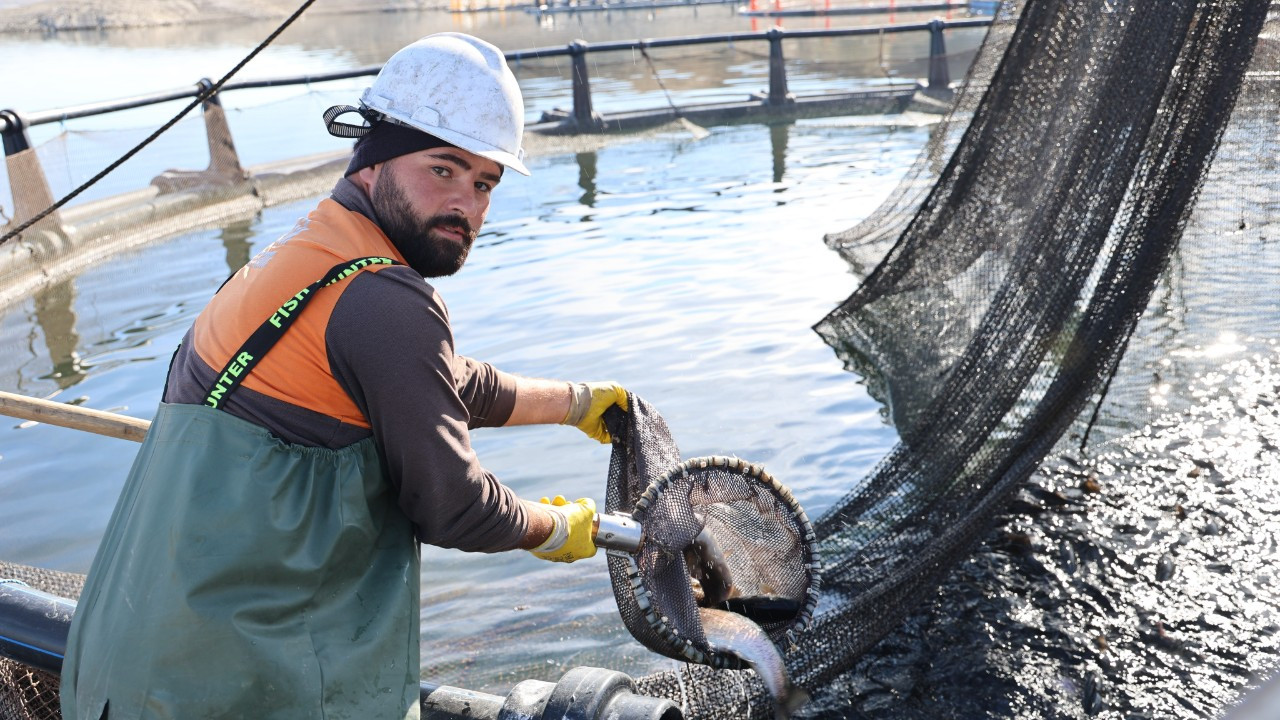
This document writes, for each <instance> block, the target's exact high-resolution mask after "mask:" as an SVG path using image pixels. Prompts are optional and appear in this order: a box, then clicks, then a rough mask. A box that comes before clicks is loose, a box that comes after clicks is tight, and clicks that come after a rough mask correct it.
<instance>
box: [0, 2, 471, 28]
mask: <svg viewBox="0 0 1280 720" xmlns="http://www.w3.org/2000/svg"><path fill="white" fill-rule="evenodd" d="M303 1H304V0H0V33H40V34H50V33H58V32H72V31H83V30H111V29H124V28H140V27H160V26H165V25H187V24H191V23H210V22H243V21H246V20H281V21H283V20H284V19H285V18H287V17H289V16H290V15H292V14H293V13H294V11H296V10H297V9H298V8H299V7H301V6H302V3H303ZM317 6H318V7H317ZM448 7H449V4H448V0H368V1H366V2H360V0H322V2H317V3H316V4H315V5H312V6H311V7H310V8H308V9H307V13H308V14H312V15H318V14H324V15H335V14H343V13H357V12H388V11H398V10H438V9H445V8H448Z"/></svg>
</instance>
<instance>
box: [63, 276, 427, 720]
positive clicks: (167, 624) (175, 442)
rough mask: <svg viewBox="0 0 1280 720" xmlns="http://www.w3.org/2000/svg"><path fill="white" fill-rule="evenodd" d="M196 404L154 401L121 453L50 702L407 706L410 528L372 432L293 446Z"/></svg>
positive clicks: (280, 713)
mask: <svg viewBox="0 0 1280 720" xmlns="http://www.w3.org/2000/svg"><path fill="white" fill-rule="evenodd" d="M349 267H350V266H349V265H348V264H344V265H343V266H340V267H339V268H334V271H332V272H331V273H330V274H329V275H328V276H326V279H328V278H329V277H332V276H334V274H335V273H338V272H339V271H340V270H342V269H343V268H349ZM349 274H350V273H348V275H349ZM343 277H345V275H344V276H343ZM339 279H341V278H339ZM321 282H324V281H321ZM317 285H318V286H319V287H323V285H320V284H319V283H317ZM312 287H313V288H316V287H317V286H312ZM295 314H296V313H295ZM263 327H264V328H265V327H267V324H266V323H264V326H263ZM286 327H287V325H286ZM282 333H283V329H279V330H278V331H277V332H276V333H275V335H276V337H274V338H270V339H269V340H270V342H269V343H268V348H269V345H270V344H272V343H274V341H275V340H276V339H278V336H279V335H280V334H282ZM268 334H269V333H268ZM256 335H257V334H255V336H256ZM251 343H252V340H251ZM251 343H246V346H245V348H246V349H245V350H242V352H241V353H238V354H237V355H239V356H240V357H241V358H243V357H244V356H245V354H246V352H250V344H251ZM250 354H252V355H253V356H255V357H261V356H262V355H264V354H265V350H263V348H262V347H261V346H259V347H256V348H254V349H252V350H251V353H250ZM232 362H233V363H234V362H235V359H234V358H233V360H232ZM247 372H248V368H246V369H245V371H244V374H247ZM223 376H224V378H225V377H226V373H225V372H224V375H223ZM236 386H238V382H237V383H234V384H233V385H232V386H231V387H224V388H223V389H222V391H221V392H220V393H219V398H221V397H225V394H227V393H229V392H232V391H234V389H235V387H236ZM209 404H210V405H212V407H210V406H203V405H169V404H161V406H160V408H159V411H158V412H157V414H156V418H155V420H154V422H153V424H152V426H151V430H150V431H149V432H148V434H147V438H146V441H145V442H144V443H143V445H142V449H141V450H140V451H139V453H138V456H137V459H136V460H135V461H134V464H133V469H132V470H131V471H130V473H129V477H128V479H127V481H126V483H125V487H124V490H123V492H122V493H121V495H120V499H119V501H118V502H117V504H116V508H115V512H114V513H113V515H112V517H111V520H110V523H109V524H108V526H107V531H106V535H105V537H104V539H103V541H102V544H101V546H100V547H99V549H98V553H97V556H96V557H95V558H94V561H93V567H92V569H91V570H90V571H89V577H88V580H87V582H86V584H85V588H84V593H83V594H82V596H81V598H80V602H79V605H78V607H77V609H76V613H75V617H74V619H73V622H72V625H71V633H70V636H69V638H68V642H67V655H66V660H65V663H64V665H63V672H62V710H63V717H65V718H67V719H68V720H98V719H99V718H101V717H102V715H103V711H104V708H108V709H109V716H110V718H111V720H121V719H131V718H177V719H180V720H190V719H193V718H254V719H266V718H280V719H284V718H299V719H302V718H306V719H307V720H317V719H319V718H328V719H329V720H335V719H337V718H359V719H360V720H375V719H377V718H397V719H400V718H417V717H418V716H419V710H418V693H419V691H418V687H419V686H418V682H419V648H418V638H419V597H420V593H419V555H418V544H417V541H416V539H415V538H414V534H413V528H412V525H411V523H410V522H409V519H408V518H407V517H406V516H405V515H404V513H403V512H401V510H400V509H399V507H398V506H397V504H396V499H395V492H394V490H393V488H392V487H391V485H390V483H389V482H388V481H387V479H386V477H385V476H384V474H383V472H382V469H381V464H380V462H379V460H378V454H377V449H376V447H375V445H374V442H373V439H372V438H369V439H366V440H363V441H361V442H358V443H355V444H354V445H350V446H348V447H344V448H341V449H338V450H328V449H324V448H312V447H303V446H298V445H292V444H289V443H285V442H283V441H281V440H279V439H278V438H276V437H274V436H273V435H271V434H270V433H269V432H267V430H265V429H264V428H262V427H260V426H257V425H254V424H253V423H250V422H247V421H244V420H241V419H239V418H237V417H234V416H232V415H229V414H227V413H224V412H222V411H220V410H217V409H215V407H216V405H217V404H219V402H218V401H217V400H211V401H210V402H209Z"/></svg>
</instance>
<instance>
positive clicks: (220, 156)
mask: <svg viewBox="0 0 1280 720" xmlns="http://www.w3.org/2000/svg"><path fill="white" fill-rule="evenodd" d="M992 22H993V21H992V19H990V18H971V19H964V20H942V19H936V20H932V21H929V22H925V23H910V24H893V25H879V26H867V27H853V28H829V29H814V30H784V29H782V28H779V27H774V28H771V29H769V30H765V31H760V32H736V33H719V34H710V35H696V36H683V37H670V38H661V39H653V40H644V39H640V40H630V41H611V42H601V43H588V42H586V41H583V40H575V41H574V42H572V43H569V44H568V45H567V46H554V47H543V48H532V49H528V50H514V51H511V52H507V53H506V54H505V55H506V58H507V60H508V61H512V62H519V61H521V60H534V59H544V58H555V57H569V58H570V61H571V65H572V88H573V89H572V95H573V109H572V112H571V113H570V114H569V115H568V117H565V118H562V119H559V120H558V121H556V122H555V125H556V127H555V128H554V131H556V132H560V133H565V132H578V133H591V132H602V131H604V130H606V129H607V128H606V124H605V123H604V121H603V118H602V117H601V116H600V115H599V114H598V113H596V112H595V111H594V110H593V108H592V98H591V80H590V75H589V73H588V70H587V56H588V55H589V54H593V53H604V52H620V51H636V50H647V49H649V48H670V47H684V46H691V45H711V44H734V43H755V42H763V43H768V45H769V87H768V93H767V94H766V95H765V96H764V97H763V98H761V99H760V101H759V104H760V105H761V106H762V107H763V108H764V109H766V110H774V111H776V110H780V109H785V108H786V107H788V106H789V105H792V104H794V102H795V98H794V97H793V96H792V95H791V93H789V92H788V90H787V71H786V63H785V58H784V56H783V49H782V42H783V40H805V39H811V38H844V37H856V36H881V35H886V34H897V33H919V32H927V33H929V35H930V55H929V65H928V67H929V71H928V78H927V84H926V86H925V87H926V90H931V91H933V92H935V93H938V92H941V93H947V92H949V86H950V83H951V79H950V75H949V72H948V69H947V57H946V41H945V37H944V33H945V32H946V31H947V30H951V29H959V28H978V27H986V26H989V25H991V23H992ZM380 69H381V65H370V66H366V67H361V68H354V69H349V70H341V71H335V72H328V73H317V74H308V75H291V76H285V77H276V78H267V79H260V80H247V81H241V82H230V83H227V84H225V85H223V87H222V90H221V92H222V93H226V92H230V91H233V90H245V89H254V88H267V87H283V86H291V85H307V84H313V83H321V82H329V81H335V80H347V79H351V78H357V77H366V76H372V75H376V74H377V73H378V71H379V70H380ZM210 84H211V83H210V81H209V80H208V79H201V80H200V81H199V82H197V83H195V84H194V85H193V86H192V87H191V88H188V89H180V90H171V91H166V92H157V93H151V94H147V95H139V96H136V97H132V98H125V99H121V100H114V101H107V102H99V103H91V104H85V105H77V106H73V107H67V108H60V109H55V110H45V111H40V112H32V113H23V112H20V111H17V110H0V139H2V140H3V147H4V153H5V156H6V162H7V168H8V171H9V178H10V187H11V188H14V195H15V197H14V208H13V209H14V217H13V219H12V222H13V223H20V222H23V221H24V220H25V219H26V218H30V217H34V216H35V215H36V214H37V213H39V212H41V211H43V210H44V209H45V208H47V207H49V206H50V205H52V204H53V197H52V193H51V192H50V191H49V189H48V182H47V179H46V178H45V177H44V176H43V172H42V171H40V177H31V176H30V175H31V173H32V172H33V169H32V168H33V167H35V168H36V169H37V170H38V164H33V163H31V162H24V163H21V164H20V165H15V163H14V162H13V160H12V159H13V158H14V157H15V156H17V155H18V154H19V153H22V152H23V151H25V150H28V149H30V148H31V141H30V138H29V136H28V135H27V128H30V127H34V126H37V125H42V124H45V123H55V122H65V121H67V120H73V119H77V118H85V117H91V116H95V115H103V114H107V113H113V112H119V111H122V110H130V109H134V108H139V107H145V106H149V105H157V104H161V103H165V102H171V101H174V100H181V99H185V98H193V97H198V96H200V95H201V93H202V92H204V91H205V90H206V89H207V88H208V87H209V85H210ZM203 111H204V117H205V123H206V130H207V135H208V137H209V141H210V142H209V153H210V168H209V170H207V171H205V172H204V173H201V175H203V176H205V177H206V178H207V177H208V176H209V175H210V174H213V173H215V171H216V173H217V174H221V175H230V176H235V175H237V174H239V173H240V172H241V171H240V167H241V166H240V161H239V158H238V157H237V156H236V152H235V147H234V145H233V144H231V143H227V142H225V140H223V141H221V142H218V141H217V140H216V138H215V130H217V131H219V132H223V133H225V128H226V116H225V114H224V113H223V110H222V107H221V103H220V102H219V100H218V96H217V95H213V96H210V97H209V98H207V99H206V100H205V102H204V105H203ZM668 112H669V110H668ZM537 127H538V126H534V129H537ZM548 129H550V128H548ZM19 176H25V177H23V180H24V184H25V187H26V188H27V189H26V190H24V191H23V192H22V193H21V194H20V195H21V197H19V193H18V192H17V190H16V188H17V186H18V182H16V181H17V180H18V177H19ZM241 179H242V177H241ZM53 222H54V224H55V225H56V224H58V221H57V219H56V217H55V218H54V220H53Z"/></svg>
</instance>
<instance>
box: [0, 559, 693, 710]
mask: <svg viewBox="0 0 1280 720" xmlns="http://www.w3.org/2000/svg"><path fill="white" fill-rule="evenodd" d="M75 611H76V603H75V601H74V600H68V599H67V598H63V597H58V596H57V595H50V594H49V593H46V592H42V591H40V590H36V589H35V588H33V587H31V586H29V585H27V584H26V583H23V582H19V581H16V580H0V657H6V658H9V659H10V660H13V661H15V662H19V663H22V664H23V665H26V666H28V667H32V668H36V669H38V670H43V671H45V672H49V673H53V674H54V675H58V674H61V673H62V658H63V656H64V655H65V654H66V650H67V633H68V631H69V630H70V629H71V617H72V615H74V614H75ZM419 691H420V697H421V703H422V719H423V720H463V719H464V718H465V719H466V720H508V719H509V718H522V719H527V720H605V719H606V718H608V719H609V720H682V718H683V717H684V716H683V714H682V713H681V712H680V709H679V708H678V707H676V705H675V704H673V703H672V702H671V701H670V700H665V699H661V698H653V697H648V696H645V695H637V694H636V693H635V684H634V682H632V679H631V677H630V676H629V675H626V674H625V673H620V672H616V671H613V670H605V669H602V668H593V667H576V668H572V669H570V670H569V671H568V672H566V673H565V674H564V676H563V677H561V678H560V681H559V682H556V683H550V682H544V681H541V680H525V681H524V682H521V683H519V684H517V685H516V686H515V687H514V688H513V689H512V690H511V693H510V694H508V695H507V696H506V697H503V696H500V695H490V694H488V693H478V692H473V691H471V690H463V689H461V688H454V687H449V686H444V685H433V684H431V683H425V682H424V683H422V684H421V686H420V688H419Z"/></svg>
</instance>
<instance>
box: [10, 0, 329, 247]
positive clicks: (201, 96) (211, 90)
mask: <svg viewBox="0 0 1280 720" xmlns="http://www.w3.org/2000/svg"><path fill="white" fill-rule="evenodd" d="M315 1H316V0H305V2H303V3H302V5H301V6H299V7H298V9H297V10H295V11H294V13H293V14H292V15H290V16H289V17H288V18H287V19H286V20H285V21H284V23H282V24H281V25H280V27H278V28H276V29H275V31H274V32H272V33H271V34H270V35H268V36H267V38H266V39H265V40H263V41H262V42H261V43H260V44H259V45H258V47H256V48H254V49H253V51H252V52H250V53H249V54H248V55H246V56H245V57H244V59H243V60H241V61H240V62H239V63H237V64H236V66H235V67H233V68H231V70H230V71H228V72H227V74H226V75H223V76H222V79H221V80H219V81H218V82H216V83H213V84H212V85H209V86H207V87H205V88H204V89H203V90H201V91H200V92H199V93H197V94H196V97H195V99H194V100H192V101H191V104H190V105H187V106H186V107H185V108H183V109H182V111H181V112H179V113H178V114H177V115H175V116H174V117H173V118H172V119H171V120H169V121H168V122H166V123H165V124H164V125H161V126H160V128H159V129H158V130H156V131H155V132H153V133H151V135H149V136H147V138H146V139H145V140H143V141H142V142H140V143H138V144H137V145H135V146H134V147H133V149H131V150H129V151H128V152H126V153H125V154H124V155H122V156H120V158H119V159H118V160H116V161H115V162H113V163H111V164H110V165H108V166H107V167H106V168H104V169H103V170H102V172H99V173H98V174H97V175H94V176H93V177H92V178H90V179H89V180H87V181H85V183H84V184H83V185H81V186H80V187H78V188H76V189H75V190H72V191H71V192H69V193H67V194H66V195H65V196H63V198H62V199H61V200H59V201H57V202H55V203H54V204H52V205H50V206H49V207H47V208H45V209H44V210H42V211H41V212H39V213H37V214H36V215H35V216H34V217H32V218H31V219H30V220H27V221H26V222H24V223H22V224H21V225H19V226H18V227H17V228H15V229H13V230H10V231H9V232H7V233H5V236H4V237H2V238H0V245H3V244H5V243H6V242H8V241H9V239H10V238H13V237H16V236H18V235H20V234H22V231H23V230H26V229H27V228H29V227H31V226H32V225H35V224H36V223H38V222H40V221H41V220H43V219H45V218H46V217H48V216H49V215H50V214H51V213H53V212H55V211H57V210H58V209H59V208H61V207H62V206H64V205H66V204H67V203H68V202H71V201H72V200H73V199H75V198H76V196H78V195H79V194H80V193H82V192H84V191H85V190H88V189H89V188H90V187H92V186H93V184H94V183H96V182H98V181H99V180H101V179H102V178H104V177H106V176H107V174H108V173H110V172H111V171H112V170H115V169H116V168H118V167H120V166H121V165H123V164H124V163H125V162H126V161H128V160H129V158H131V157H133V156H134V155H137V154H138V152H139V151H141V150H142V148H144V147H146V146H147V145H150V144H151V142H152V141H153V140H155V139H156V138H158V137H160V136H161V135H162V134H164V133H165V132H166V131H167V130H168V129H169V128H171V127H173V126H174V125H176V124H177V123H178V121H179V120H181V119H182V118H184V117H186V116H187V113H189V112H191V111H192V110H193V109H195V107H196V106H197V105H199V104H201V103H203V102H204V101H206V100H208V99H209V98H211V97H213V96H214V95H216V94H217V93H218V91H219V90H221V89H222V86H223V85H225V84H226V82H227V81H228V80H230V79H231V76H233V75H235V74H236V73H238V72H240V69H241V68H243V67H244V66H245V65H247V64H248V63H249V61H250V60H252V59H253V58H255V57H257V55H258V53H260V52H262V51H263V50H265V49H266V47H267V46H268V45H270V44H271V43H272V42H273V41H275V39H276V38H277V37H279V36H280V33H282V32H284V31H285V28H287V27H289V26H290V25H292V24H293V21H294V20H297V19H298V18H299V17H300V16H301V15H302V13H303V12H304V11H305V10H306V9H307V8H309V7H311V4H312V3H314V2H315Z"/></svg>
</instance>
